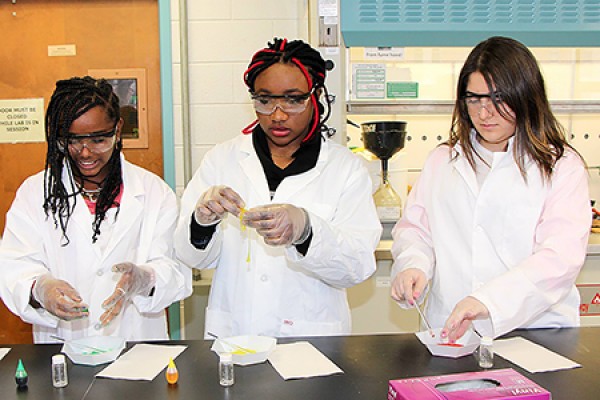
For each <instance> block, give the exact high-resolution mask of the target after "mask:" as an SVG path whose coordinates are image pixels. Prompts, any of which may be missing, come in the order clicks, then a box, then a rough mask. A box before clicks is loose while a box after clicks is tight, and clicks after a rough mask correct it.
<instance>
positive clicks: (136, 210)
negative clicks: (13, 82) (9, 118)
mask: <svg viewBox="0 0 600 400" xmlns="http://www.w3.org/2000/svg"><path fill="white" fill-rule="evenodd" d="M122 125H123V120H122V119H121V117H120V113H119V99H118V98H117V96H116V95H115V94H114V92H113V89H112V87H111V85H110V84H109V83H108V82H107V81H105V80H103V79H99V80H96V79H93V78H91V77H83V78H71V79H67V80H61V81H58V82H57V83H56V89H55V91H54V93H53V94H52V97H51V99H50V103H49V104H48V109H47V111H46V141H47V146H48V150H47V155H46V167H45V169H44V171H42V172H40V173H38V174H36V175H34V176H31V177H29V178H27V179H26V180H25V182H24V183H23V184H22V185H21V187H20V188H19V189H18V191H17V194H16V197H15V200H14V202H13V204H12V206H11V208H10V210H9V212H8V213H7V218H6V228H5V232H4V236H3V241H2V245H1V247H0V280H1V281H0V283H1V284H0V294H1V296H2V299H3V300H4V302H5V304H6V305H7V307H8V308H9V309H10V310H11V311H12V312H13V313H15V314H16V315H18V316H20V317H21V319H23V321H25V322H27V323H31V324H33V334H34V341H35V342H36V343H46V342H53V341H55V339H54V338H53V337H61V338H64V339H67V340H68V339H73V338H78V337H84V336H92V335H107V336H109V335H112V336H121V337H123V338H125V339H127V340H150V339H167V338H168V336H167V321H166V318H165V311H164V309H165V308H166V307H168V306H169V305H170V304H171V303H173V302H175V301H178V300H180V299H183V298H185V297H186V296H188V295H189V294H191V279H190V278H191V273H190V271H189V269H188V268H180V266H179V264H178V263H177V262H176V261H175V260H174V258H173V247H172V243H173V239H172V237H173V232H174V229H175V223H176V219H177V203H176V199H175V194H174V193H173V191H172V190H171V189H170V188H169V187H168V186H167V185H166V184H165V183H164V182H163V181H162V180H161V179H160V178H159V177H157V176H156V175H154V174H152V173H150V172H148V171H146V170H144V169H142V168H140V167H137V166H135V165H133V164H131V163H129V162H127V161H125V159H124V157H123V154H122V153H121V149H122V142H121V127H122ZM125 321H127V323H125Z"/></svg>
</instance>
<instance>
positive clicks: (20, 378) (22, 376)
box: [15, 358, 29, 390]
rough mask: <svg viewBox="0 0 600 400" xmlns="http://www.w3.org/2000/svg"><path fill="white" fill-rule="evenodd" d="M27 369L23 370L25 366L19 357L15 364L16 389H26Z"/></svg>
mask: <svg viewBox="0 0 600 400" xmlns="http://www.w3.org/2000/svg"><path fill="white" fill-rule="evenodd" d="M28 380H29V379H28V377H27V371H25V367H24V366H23V361H21V359H20V358H19V363H18V364H17V372H15V381H16V382H17V389H18V390H26V389H27V381H28Z"/></svg>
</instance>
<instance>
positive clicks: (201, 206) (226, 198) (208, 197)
mask: <svg viewBox="0 0 600 400" xmlns="http://www.w3.org/2000/svg"><path fill="white" fill-rule="evenodd" d="M244 204H245V203H244V200H242V198H241V197H240V195H239V194H237V193H236V192H235V191H234V190H233V189H231V188H230V187H227V186H223V185H221V186H211V187H209V188H208V190H207V191H206V192H204V193H203V194H202V196H200V199H199V200H198V203H196V209H195V210H194V218H195V219H196V222H197V223H198V224H200V225H204V226H208V225H214V224H216V223H217V222H219V221H221V220H222V219H223V218H224V217H225V214H226V213H227V212H230V213H232V214H233V215H235V216H236V217H237V216H238V215H239V214H240V210H241V209H242V208H243V207H244Z"/></svg>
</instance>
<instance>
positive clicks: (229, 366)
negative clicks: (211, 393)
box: [219, 353, 235, 386]
mask: <svg viewBox="0 0 600 400" xmlns="http://www.w3.org/2000/svg"><path fill="white" fill-rule="evenodd" d="M234 379H235V377H234V375H233V357H232V355H231V353H223V354H221V356H220V357H219V383H220V384H221V386H231V385H233V382H234Z"/></svg>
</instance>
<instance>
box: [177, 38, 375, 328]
mask: <svg viewBox="0 0 600 400" xmlns="http://www.w3.org/2000/svg"><path fill="white" fill-rule="evenodd" d="M327 67H328V63H326V61H325V60H323V58H322V57H321V55H320V54H319V52H318V51H317V50H315V49H314V48H312V47H311V46H309V45H308V44H306V43H304V42H303V41H300V40H296V41H290V42H288V41H287V40H285V39H275V40H274V41H273V43H269V46H268V47H267V48H264V49H262V50H260V51H258V52H257V53H256V54H255V55H254V57H253V58H252V60H251V62H250V64H249V66H248V69H247V70H246V72H245V73H244V80H245V82H246V84H247V86H248V88H249V92H250V97H251V99H252V103H253V105H254V109H255V112H256V116H257V120H256V121H255V122H254V123H252V124H251V125H250V126H249V127H247V128H246V129H244V130H243V132H244V133H246V134H247V135H240V136H238V137H236V138H234V139H232V140H229V141H227V142H225V143H222V144H219V145H217V146H215V147H214V148H213V149H211V150H210V151H209V152H208V153H207V154H206V155H205V157H204V159H203V160H202V164H201V166H200V168H199V169H198V171H197V172H196V174H195V175H194V177H193V179H192V180H191V181H190V183H189V184H188V186H187V188H186V190H185V192H184V195H183V198H182V202H181V215H180V219H179V222H178V226H177V231H176V234H175V249H176V253H177V255H178V257H179V258H180V260H182V261H183V262H185V263H186V264H187V265H189V266H190V267H192V268H198V269H205V268H215V273H214V277H213V283H212V286H211V292H210V299H209V304H208V307H207V310H206V323H205V329H206V331H207V332H211V333H213V334H216V335H219V336H224V337H225V336H230V335H239V334H261V335H270V336H277V337H281V336H305V335H339V334H348V333H350V331H351V326H350V312H349V307H348V302H347V299H346V291H345V290H346V288H348V287H351V286H353V285H356V284H358V283H360V282H362V281H364V280H366V279H367V278H368V277H369V276H370V275H371V274H372V273H373V272H374V271H375V259H374V250H375V248H376V245H377V243H378V241H379V236H380V234H381V225H380V223H379V220H378V218H377V214H376V211H375V206H374V204H373V200H372V197H371V191H370V189H369V188H370V187H371V186H370V185H371V183H370V178H369V175H368V172H367V171H366V169H365V168H364V166H363V165H362V163H361V161H360V160H359V159H358V158H357V157H355V156H354V155H353V154H352V153H351V152H350V151H349V150H348V149H346V148H344V147H343V146H341V145H339V144H337V143H334V142H332V141H330V140H328V136H330V130H329V129H328V128H327V126H326V125H325V121H326V120H327V118H328V116H329V109H330V107H329V106H330V102H331V98H330V96H329V95H328V93H327V88H326V87H325V78H326V73H327V69H328V68H327ZM329 69H330V68H329ZM320 99H323V100H324V102H325V104H322V103H321V101H320Z"/></svg>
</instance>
